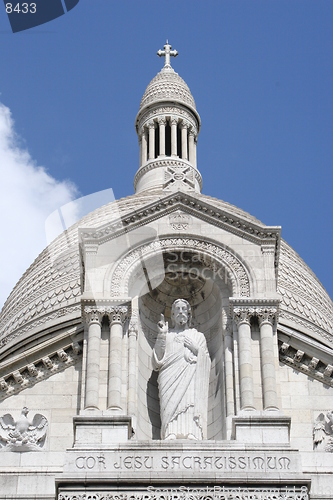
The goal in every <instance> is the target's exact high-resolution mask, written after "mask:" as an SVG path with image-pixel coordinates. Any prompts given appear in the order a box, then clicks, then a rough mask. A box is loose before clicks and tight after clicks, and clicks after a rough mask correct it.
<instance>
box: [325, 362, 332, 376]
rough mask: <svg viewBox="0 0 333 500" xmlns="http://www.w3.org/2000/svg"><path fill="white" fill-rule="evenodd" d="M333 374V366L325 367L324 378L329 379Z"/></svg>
mask: <svg viewBox="0 0 333 500" xmlns="http://www.w3.org/2000/svg"><path fill="white" fill-rule="evenodd" d="M332 373H333V366H332V365H327V366H326V368H325V370H324V377H327V378H329V377H330V376H331V375H332Z"/></svg>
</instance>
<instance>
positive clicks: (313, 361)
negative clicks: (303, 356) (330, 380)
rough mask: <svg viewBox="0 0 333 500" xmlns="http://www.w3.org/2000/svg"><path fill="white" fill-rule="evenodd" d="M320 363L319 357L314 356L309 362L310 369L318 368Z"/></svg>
mask: <svg viewBox="0 0 333 500" xmlns="http://www.w3.org/2000/svg"><path fill="white" fill-rule="evenodd" d="M318 363H319V359H318V358H314V357H313V358H312V359H311V361H310V363H309V368H310V370H315V369H316V368H317V365H318Z"/></svg>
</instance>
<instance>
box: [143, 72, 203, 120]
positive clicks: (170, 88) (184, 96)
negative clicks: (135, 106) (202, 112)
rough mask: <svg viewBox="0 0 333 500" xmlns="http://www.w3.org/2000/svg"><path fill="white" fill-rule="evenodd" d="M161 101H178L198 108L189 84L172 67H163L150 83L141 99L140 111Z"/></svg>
mask: <svg viewBox="0 0 333 500" xmlns="http://www.w3.org/2000/svg"><path fill="white" fill-rule="evenodd" d="M161 101H177V102H179V103H181V104H184V105H185V106H189V107H190V108H192V109H195V110H196V107H195V101H194V99H193V96H192V94H191V91H190V89H189V87H188V85H187V84H186V83H185V81H184V80H183V79H182V78H181V77H180V76H179V75H178V73H176V72H175V71H174V70H173V69H172V68H170V69H162V70H161V71H160V72H159V73H158V74H157V75H156V76H155V78H153V79H152V81H151V82H150V83H149V85H148V87H147V88H146V90H145V93H144V94H143V97H142V99H141V104H140V111H141V110H142V109H143V108H145V107H146V106H148V105H150V104H153V103H154V102H161Z"/></svg>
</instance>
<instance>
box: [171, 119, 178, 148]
mask: <svg viewBox="0 0 333 500" xmlns="http://www.w3.org/2000/svg"><path fill="white" fill-rule="evenodd" d="M177 124H178V120H177V118H171V156H177Z"/></svg>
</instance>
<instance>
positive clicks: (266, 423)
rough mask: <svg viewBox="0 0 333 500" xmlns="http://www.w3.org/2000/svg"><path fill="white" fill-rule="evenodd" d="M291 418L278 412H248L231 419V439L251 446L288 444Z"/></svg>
mask: <svg viewBox="0 0 333 500" xmlns="http://www.w3.org/2000/svg"><path fill="white" fill-rule="evenodd" d="M290 424H291V418H290V417H286V416H283V415H281V414H279V413H278V412H272V413H271V414H269V413H266V412H262V413H259V414H258V412H253V413H252V412H251V413H250V412H249V414H245V412H244V414H240V415H239V416H236V417H233V419H232V439H234V440H236V441H239V442H242V443H251V444H283V445H289V443H290Z"/></svg>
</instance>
